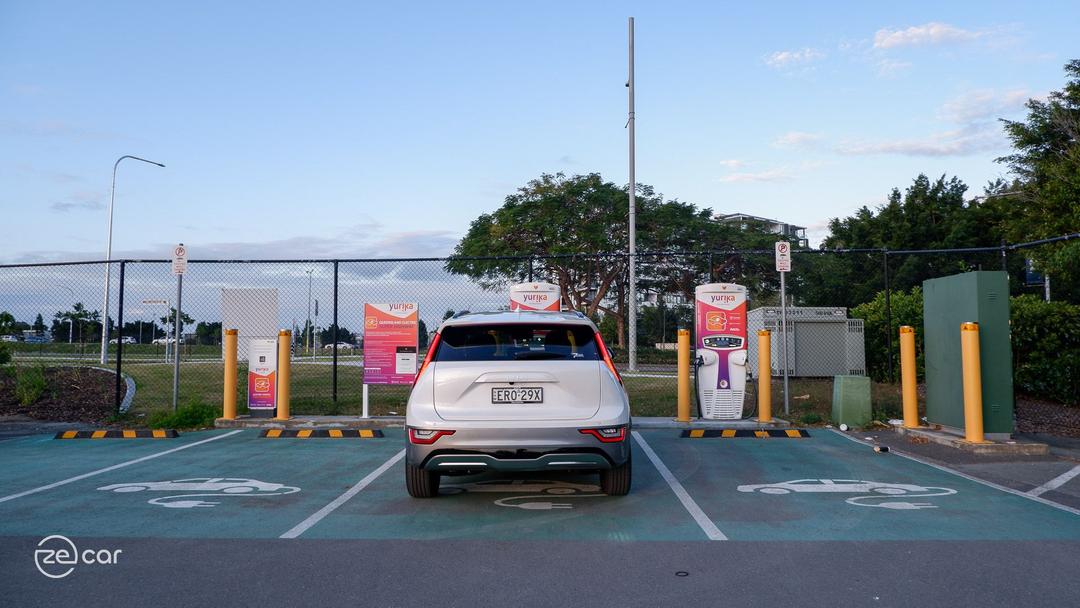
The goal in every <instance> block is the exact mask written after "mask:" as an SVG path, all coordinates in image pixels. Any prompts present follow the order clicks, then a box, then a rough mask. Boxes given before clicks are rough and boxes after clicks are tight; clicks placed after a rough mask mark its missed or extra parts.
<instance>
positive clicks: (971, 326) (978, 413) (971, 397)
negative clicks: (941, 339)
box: [960, 322, 986, 443]
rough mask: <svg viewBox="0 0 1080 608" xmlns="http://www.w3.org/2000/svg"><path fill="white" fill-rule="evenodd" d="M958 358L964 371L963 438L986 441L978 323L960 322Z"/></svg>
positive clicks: (976, 441)
mask: <svg viewBox="0 0 1080 608" xmlns="http://www.w3.org/2000/svg"><path fill="white" fill-rule="evenodd" d="M960 358H961V365H962V369H963V373H964V439H966V440H967V441H970V442H971V443H986V439H985V437H984V436H983V411H982V405H983V403H982V364H981V362H980V361H979V324H978V323H972V322H968V323H961V324H960Z"/></svg>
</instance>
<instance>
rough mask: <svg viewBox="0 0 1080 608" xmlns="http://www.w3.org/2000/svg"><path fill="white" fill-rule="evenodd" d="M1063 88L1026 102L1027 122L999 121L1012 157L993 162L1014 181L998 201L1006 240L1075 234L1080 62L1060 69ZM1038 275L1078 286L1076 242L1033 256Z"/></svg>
mask: <svg viewBox="0 0 1080 608" xmlns="http://www.w3.org/2000/svg"><path fill="white" fill-rule="evenodd" d="M1065 75H1066V79H1067V81H1066V83H1065V87H1064V88H1063V89H1062V90H1060V91H1052V92H1051V93H1050V94H1049V95H1048V96H1047V99H1046V100H1045V101H1044V100H1041V99H1030V100H1028V102H1027V110H1028V112H1027V117H1026V118H1025V119H1024V120H1022V121H1009V120H1006V121H1003V122H1004V124H1005V133H1006V134H1007V135H1008V136H1009V139H1010V140H1011V141H1012V145H1013V148H1014V149H1015V151H1014V152H1013V153H1012V154H1010V155H1008V156H1004V157H1002V158H999V159H998V162H1001V163H1004V164H1005V165H1007V166H1008V167H1009V169H1010V170H1011V171H1012V173H1013V174H1014V175H1015V177H1016V183H1015V184H1013V185H1012V186H1011V187H1010V190H1011V191H1013V192H1014V193H1015V194H1012V195H1010V196H1008V197H1002V199H1001V202H1002V207H1003V208H1005V210H1006V211H1007V213H1008V222H1007V224H1006V225H1005V227H1006V233H1007V236H1008V238H1009V240H1011V241H1014V242H1018V241H1029V240H1035V239H1044V238H1049V237H1055V236H1059V235H1062V234H1067V233H1075V232H1078V231H1080V59H1074V60H1072V61H1070V62H1068V63H1067V64H1065ZM1034 257H1035V260H1036V262H1037V263H1038V265H1039V267H1040V269H1042V270H1044V271H1046V272H1049V273H1050V274H1051V275H1053V276H1055V277H1058V278H1060V279H1062V280H1063V281H1065V282H1068V283H1072V284H1073V285H1076V284H1077V283H1078V282H1080V241H1067V242H1064V243H1060V244H1058V245H1054V246H1051V247H1045V248H1040V250H1039V251H1036V252H1034Z"/></svg>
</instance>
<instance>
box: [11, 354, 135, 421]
mask: <svg viewBox="0 0 1080 608" xmlns="http://www.w3.org/2000/svg"><path fill="white" fill-rule="evenodd" d="M8 369H9V370H10V373H0V416H13V415H22V416H29V417H30V418H35V419H37V420H54V421H59V422H86V423H103V422H105V421H107V420H108V419H109V418H110V417H112V416H113V415H114V414H115V413H116V393H115V391H116V376H115V375H114V374H112V373H110V372H107V371H105V370H100V369H93V368H89V367H46V368H44V370H43V372H44V378H45V387H44V390H42V391H41V393H40V396H39V397H38V398H37V400H36V401H34V402H33V403H32V404H30V405H23V404H22V403H20V402H19V398H18V396H17V393H16V386H17V382H18V375H19V374H23V373H28V372H29V371H30V370H31V367H30V366H20V367H16V368H8ZM120 390H121V398H122V397H123V394H124V392H125V391H127V386H126V384H121V388H120Z"/></svg>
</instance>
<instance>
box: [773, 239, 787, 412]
mask: <svg viewBox="0 0 1080 608" xmlns="http://www.w3.org/2000/svg"><path fill="white" fill-rule="evenodd" d="M775 253H776V271H777V272H779V273H780V353H781V355H780V362H781V364H782V365H783V366H784V415H785V416H786V415H788V414H789V413H790V412H791V406H790V405H789V403H790V401H789V400H788V339H787V284H786V282H785V280H784V278H785V276H786V275H787V273H789V272H791V243H788V242H787V241H777V243H776V245H775Z"/></svg>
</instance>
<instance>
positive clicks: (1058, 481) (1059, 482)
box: [1027, 464, 1080, 496]
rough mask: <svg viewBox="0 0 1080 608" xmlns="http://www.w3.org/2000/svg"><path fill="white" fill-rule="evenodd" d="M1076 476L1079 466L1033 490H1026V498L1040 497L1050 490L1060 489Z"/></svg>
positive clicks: (1078, 472)
mask: <svg viewBox="0 0 1080 608" xmlns="http://www.w3.org/2000/svg"><path fill="white" fill-rule="evenodd" d="M1077 475H1080V464H1078V465H1076V466H1075V467H1073V468H1071V469H1069V470H1068V471H1065V472H1064V473H1062V474H1061V475H1058V476H1057V477H1055V478H1053V479H1051V480H1050V481H1048V482H1046V483H1044V484H1042V485H1041V486H1039V487H1037V488H1035V489H1032V490H1028V492H1027V493H1028V496H1042V495H1043V494H1045V493H1047V492H1049V491H1050V490H1056V489H1058V488H1060V487H1061V486H1063V485H1065V484H1067V483H1069V480H1070V479H1072V478H1073V477H1076V476H1077Z"/></svg>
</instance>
